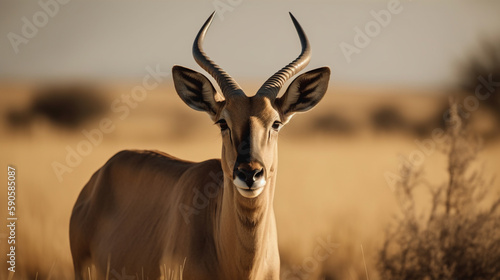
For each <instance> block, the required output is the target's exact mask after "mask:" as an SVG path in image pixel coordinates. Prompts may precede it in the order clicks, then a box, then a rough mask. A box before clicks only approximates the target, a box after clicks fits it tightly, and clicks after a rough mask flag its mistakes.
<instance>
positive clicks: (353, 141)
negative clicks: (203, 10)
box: [0, 87, 500, 280]
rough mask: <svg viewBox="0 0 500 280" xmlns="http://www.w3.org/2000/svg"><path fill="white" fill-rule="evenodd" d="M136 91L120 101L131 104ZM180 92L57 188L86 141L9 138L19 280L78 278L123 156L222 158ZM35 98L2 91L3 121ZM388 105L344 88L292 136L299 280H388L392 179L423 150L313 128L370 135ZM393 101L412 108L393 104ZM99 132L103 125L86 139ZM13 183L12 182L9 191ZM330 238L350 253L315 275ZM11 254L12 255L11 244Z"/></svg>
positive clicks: (155, 104)
mask: <svg viewBox="0 0 500 280" xmlns="http://www.w3.org/2000/svg"><path fill="white" fill-rule="evenodd" d="M127 90H128V88H125V89H123V88H117V89H112V91H113V92H119V93H120V94H121V93H123V92H127ZM170 90H171V87H169V88H168V89H165V88H161V89H159V90H158V91H155V92H153V93H151V94H150V96H148V98H147V99H146V100H145V101H144V102H143V103H140V104H139V105H138V107H137V108H136V109H134V110H133V111H131V114H130V116H128V118H126V119H125V120H123V121H121V120H120V119H119V118H118V115H113V114H111V115H109V117H110V118H111V119H112V120H113V121H114V122H115V124H116V130H115V131H114V132H113V133H111V134H107V135H105V137H104V139H103V141H102V143H101V144H100V145H98V146H96V147H94V148H93V150H92V152H91V153H90V154H89V155H88V156H85V157H84V158H83V160H82V163H81V164H80V165H78V166H77V167H75V168H73V171H72V172H71V173H66V174H64V175H63V181H62V182H59V181H58V180H57V177H56V175H55V174H54V172H53V170H52V167H51V163H52V162H53V161H59V162H63V161H64V160H65V157H66V154H67V152H66V150H65V147H66V146H67V145H69V146H70V147H75V146H76V145H77V143H79V141H81V140H82V139H83V136H82V134H81V133H79V132H77V133H74V132H66V131H64V130H60V129H57V128H55V127H53V126H52V125H50V124H49V123H46V122H45V121H44V120H38V121H36V122H35V123H33V125H32V126H31V127H30V128H29V129H28V130H26V131H18V132H16V133H13V132H10V131H9V130H6V129H5V128H0V133H2V139H3V140H2V145H1V146H0V151H1V155H2V157H1V158H0V163H1V164H2V166H4V167H5V166H6V165H8V164H15V165H16V167H17V168H18V178H17V179H18V186H19V187H18V193H17V199H18V202H19V207H18V212H17V214H18V217H19V226H18V229H17V238H18V247H17V254H18V258H17V260H18V263H17V268H18V272H16V274H15V276H14V277H13V279H35V278H37V279H71V278H72V275H73V271H72V265H71V256H70V252H69V238H68V223H69V217H70V213H71V209H72V206H73V204H74V202H75V200H76V197H77V195H78V193H79V192H80V190H81V188H82V187H83V185H84V184H85V183H86V181H87V180H88V179H89V178H90V176H91V174H92V173H93V172H94V171H95V170H96V169H98V168H99V167H100V166H102V164H103V163H104V162H105V161H106V160H107V159H108V158H109V157H111V156H112V155H113V154H114V153H116V152H118V151H119V150H122V149H128V148H134V149H157V150H162V151H166V152H169V153H172V154H173V155H176V156H178V157H181V158H186V159H191V160H195V161H201V160H204V159H208V158H214V157H219V156H220V145H221V144H220V140H219V136H218V130H217V129H216V128H215V127H213V126H212V124H211V122H210V120H209V119H208V118H207V117H206V116H205V115H204V114H201V113H196V112H194V111H192V110H191V109H189V108H187V106H185V105H184V104H183V103H182V101H180V100H179V98H178V97H177V96H176V95H175V94H174V93H173V92H171V91H170ZM24 91H25V90H23V89H19V88H15V87H12V88H4V89H0V93H2V94H3V95H2V96H3V97H2V98H3V99H2V100H3V102H2V103H0V104H2V105H0V107H1V108H0V110H2V112H5V111H6V110H5V108H6V107H7V106H8V107H10V106H15V105H19V104H23V103H24V102H27V101H28V100H29V98H28V96H27V95H26V94H23V92H24ZM4 93H9V94H4ZM14 93H15V94H14ZM342 93H348V94H342ZM351 93H352V94H351ZM374 94H377V92H374ZM380 99H381V97H380V95H373V96H370V95H362V94H358V93H356V92H348V91H346V89H342V88H340V89H337V90H334V91H332V92H329V93H328V95H327V96H326V97H325V100H324V101H322V103H321V104H319V106H318V108H317V109H315V110H313V111H312V112H310V113H307V114H305V115H299V116H296V117H294V119H293V120H292V121H291V123H290V124H289V125H288V127H286V128H284V129H283V131H282V135H281V136H280V144H279V145H280V146H279V161H280V162H279V172H278V181H277V189H276V197H275V212H276V218H277V226H278V234H279V237H278V238H279V246H280V253H281V259H282V263H283V267H282V270H283V271H285V270H291V271H292V272H294V273H296V274H292V275H290V278H289V279H324V278H325V277H326V279H367V274H368V277H369V279H371V280H373V279H378V276H377V270H376V256H377V252H378V248H379V247H380V245H381V244H382V241H383V233H384V227H385V225H386V224H387V223H388V222H390V221H391V217H392V215H393V214H394V213H396V210H397V203H396V202H395V201H394V198H393V194H392V192H391V189H390V188H389V187H388V186H387V184H386V182H385V180H384V176H383V174H384V172H386V171H388V170H393V169H394V167H395V165H396V163H397V160H396V157H395V155H397V154H399V153H403V154H404V153H408V152H409V151H411V150H413V149H415V148H416V147H415V144H414V143H413V139H412V138H411V137H407V136H399V135H374V134H371V133H370V132H369V131H363V130H359V131H358V132H356V133H353V134H352V135H349V136H345V135H341V136H336V135H334V134H323V133H318V132H314V131H311V130H310V124H311V122H310V121H312V120H316V119H318V118H322V117H323V116H325V115H328V114H329V113H330V112H332V111H335V112H338V113H339V114H341V115H342V116H345V117H346V118H348V119H350V120H352V122H353V123H354V124H355V125H356V129H358V128H360V127H362V126H363V124H362V123H363V118H364V117H366V119H368V116H367V114H366V112H370V110H369V108H370V106H373V105H370V104H376V103H377V102H379V100H380ZM388 101H391V102H393V103H394V104H398V103H403V102H402V100H396V99H394V98H393V97H391V98H390V99H388ZM405 102H408V103H409V104H421V105H418V106H420V108H424V109H425V110H429V108H432V106H433V99H431V98H420V97H415V99H414V100H413V99H412V100H409V99H408V97H405ZM412 106H413V105H412ZM412 106H409V108H412ZM415 106H417V105H415ZM412 110H413V111H415V110H416V109H412ZM403 111H405V112H410V111H411V110H403ZM422 111H423V110H422ZM410 113H413V112H410ZM95 127H96V124H95V123H91V124H88V125H87V126H85V127H84V128H85V129H93V128H95ZM304 131H306V132H307V135H304ZM499 155H500V145H498V144H491V145H490V146H488V147H487V148H486V149H485V150H484V152H482V153H481V154H480V155H479V157H480V158H481V159H483V160H485V161H487V163H488V165H486V167H487V168H489V169H490V170H486V171H487V172H489V173H493V168H494V167H495V166H498V165H499V164H500V156H499ZM444 164H445V158H444V157H443V156H442V155H438V154H437V153H436V154H435V155H432V156H430V157H429V158H428V159H427V161H426V168H427V169H428V174H429V178H430V180H431V181H436V182H439V181H442V180H444V179H446V172H444V171H441V170H443V169H441V167H442V166H444ZM5 176H6V174H3V173H2V174H0V178H1V180H2V181H3V182H5V181H6V177H5ZM493 188H495V189H497V190H498V189H500V185H499V184H498V183H497V182H495V185H494V186H493ZM417 199H420V198H419V197H417ZM0 200H1V201H5V200H6V193H5V192H4V191H2V192H0ZM2 205H3V204H2ZM425 205H428V204H427V203H426V204H425ZM5 215H6V213H5V211H3V210H2V211H0V218H2V220H3V221H5V217H6V216H5ZM2 228H3V227H2ZM2 233H4V232H3V229H2ZM328 237H329V238H330V239H331V240H332V242H335V243H336V244H338V247H336V248H335V250H333V251H332V253H331V254H329V256H328V259H326V260H324V261H317V266H315V267H314V269H313V270H312V271H309V270H308V269H307V261H308V260H309V259H310V257H312V256H314V249H315V248H316V247H317V246H318V244H319V243H318V239H321V238H323V239H325V238H328ZM1 242H2V245H1V247H0V248H2V250H3V248H4V242H5V240H4V239H2V240H1ZM361 245H362V248H363V250H361ZM2 256H4V255H3V253H2ZM3 258H4V257H0V260H1V264H0V269H1V270H0V279H8V275H7V274H6V271H7V268H6V262H5V261H4V259H3ZM365 267H366V269H365ZM297 274H298V276H297ZM292 276H293V277H295V278H293V277H292ZM297 277H299V278H297ZM139 279H140V278H139Z"/></svg>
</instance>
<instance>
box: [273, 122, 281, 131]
mask: <svg viewBox="0 0 500 280" xmlns="http://www.w3.org/2000/svg"><path fill="white" fill-rule="evenodd" d="M272 127H273V129H274V130H278V129H280V127H281V122H279V121H275V122H274V123H273V126H272Z"/></svg>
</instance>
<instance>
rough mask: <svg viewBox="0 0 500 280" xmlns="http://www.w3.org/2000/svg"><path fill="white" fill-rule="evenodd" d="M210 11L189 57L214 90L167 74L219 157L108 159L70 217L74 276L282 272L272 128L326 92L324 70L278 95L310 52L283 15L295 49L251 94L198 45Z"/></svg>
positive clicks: (197, 77) (182, 73)
mask: <svg viewBox="0 0 500 280" xmlns="http://www.w3.org/2000/svg"><path fill="white" fill-rule="evenodd" d="M214 14H215V13H212V15H211V16H210V17H209V18H208V19H207V21H206V22H205V23H204V25H203V26H202V28H201V29H200V31H199V33H198V35H197V36H196V39H195V41H194V44H193V56H194V59H195V60H196V62H197V63H198V64H199V65H200V66H201V68H203V69H204V70H205V71H207V72H208V73H209V74H210V75H211V76H212V77H213V78H214V79H215V80H216V82H217V84H218V85H219V87H220V90H221V93H219V92H217V91H216V89H215V88H214V86H213V85H212V83H211V82H210V81H209V80H208V78H207V77H206V76H204V75H203V74H201V73H199V72H196V71H194V70H191V69H188V68H185V67H182V66H177V65H176V66H174V67H173V69H172V74H173V76H172V77H173V80H174V86H175V89H176V91H177V94H178V95H179V97H180V98H181V99H182V100H183V101H184V102H185V103H186V104H187V105H188V106H189V107H191V108H193V109H194V110H198V111H203V112H206V113H208V115H209V116H210V118H211V119H212V121H213V122H214V123H216V124H217V125H218V126H219V128H220V133H221V138H222V154H221V159H211V160H207V161H203V162H199V163H195V162H191V161H186V160H182V159H178V158H175V157H173V156H171V155H168V154H165V153H162V152H157V151H132V150H126V151H121V152H119V153H117V154H116V155H114V156H113V157H112V158H111V159H109V160H108V161H107V162H106V163H105V164H104V166H103V167H101V168H100V169H99V170H98V171H97V172H95V173H94V174H93V176H92V177H91V179H90V181H89V182H88V183H87V184H86V185H85V187H84V188H83V190H82V191H81V193H80V195H79V197H78V199H77V201H76V203H75V206H74V208H73V212H72V215H71V221H70V245H71V253H72V257H73V264H74V271H75V278H76V279H85V278H88V277H90V276H89V274H90V273H89V271H90V268H89V267H94V268H93V271H94V272H95V274H97V276H98V278H104V277H106V279H107V278H108V276H110V274H109V272H110V270H111V271H112V272H116V273H118V274H120V273H125V275H133V276H135V275H138V276H139V278H138V279H165V278H164V277H165V274H166V271H167V270H170V269H173V270H175V269H176V268H180V269H181V272H182V279H184V280H190V279H195V280H203V279H227V280H236V279H238V280H239V279H259V280H261V279H279V274H280V272H279V271H280V259H279V252H278V240H277V231H276V220H275V215H274V210H273V200H274V190H275V184H276V172H277V167H278V158H277V155H278V150H277V149H278V132H279V131H280V129H281V128H282V127H283V126H284V125H285V124H286V123H288V121H289V120H290V119H291V118H292V116H293V115H294V114H295V113H299V112H305V111H308V110H310V109H311V108H313V107H314V106H315V105H316V104H317V103H318V102H319V101H320V100H321V99H322V98H323V96H324V95H325V92H326V90H327V88H328V82H329V79H330V69H329V68H328V67H322V68H317V69H315V70H311V71H309V72H306V73H303V74H301V75H300V76H298V77H297V78H296V79H295V80H293V82H292V83H291V84H290V85H289V87H288V89H287V90H286V92H285V93H284V94H283V95H282V96H281V97H278V93H279V91H280V89H281V88H282V87H283V85H284V84H285V82H286V81H287V80H288V79H290V78H291V77H292V76H294V75H295V74H296V73H298V72H299V71H301V70H302V69H304V68H305V67H306V66H307V64H308V63H309V60H310V57H311V48H310V45H309V42H308V39H307V37H306V34H305V33H304V31H303V29H302V27H301V26H300V24H299V23H298V22H297V20H296V19H295V18H294V16H293V15H292V14H291V13H290V17H291V19H292V21H293V24H294V26H295V29H296V31H297V33H298V36H299V38H300V42H301V46H302V50H301V53H300V55H299V56H298V57H297V58H296V59H295V60H294V61H293V62H291V63H290V64H288V65H287V66H285V67H284V68H282V69H281V70H279V71H278V72H276V73H275V74H274V75H273V76H271V77H270V78H269V79H268V80H267V81H266V82H265V83H264V84H263V85H262V86H261V87H260V89H259V90H258V91H257V93H256V94H255V95H253V96H251V97H248V96H247V95H246V94H245V93H244V92H243V90H242V88H241V87H240V86H239V85H238V84H237V83H236V81H235V80H234V79H233V78H232V77H231V76H229V75H228V74H227V73H226V72H225V71H224V70H222V68H220V67H219V66H218V65H217V64H215V62H213V61H212V60H210V58H209V57H208V56H207V55H206V54H205V52H204V51H203V49H202V44H203V40H204V38H205V34H206V33H207V30H208V28H209V26H210V25H211V22H212V20H213V18H214ZM141 275H142V277H141ZM111 276H113V275H111ZM131 279H132V278H131ZM134 279H135V278H134Z"/></svg>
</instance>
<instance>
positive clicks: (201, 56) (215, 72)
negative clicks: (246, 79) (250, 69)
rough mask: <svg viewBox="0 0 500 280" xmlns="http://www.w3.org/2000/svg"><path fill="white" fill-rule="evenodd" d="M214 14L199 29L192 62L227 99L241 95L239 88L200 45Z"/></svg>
mask: <svg viewBox="0 0 500 280" xmlns="http://www.w3.org/2000/svg"><path fill="white" fill-rule="evenodd" d="M214 15H215V12H213V13H212V14H211V15H210V17H209V18H208V19H207V21H206V22H205V24H203V26H202V27H201V29H200V31H199V32H198V35H197V36H196V39H195V40H194V43H193V57H194V60H196V62H197V63H198V65H200V66H201V68H203V69H205V71H207V72H208V73H209V74H210V75H212V77H214V79H215V80H216V81H217V84H219V87H220V88H221V90H222V94H223V95H224V97H226V98H227V97H228V96H230V95H232V94H243V91H242V89H241V87H240V86H239V85H238V83H236V81H235V80H234V79H233V78H231V76H229V74H228V73H226V71H224V70H222V68H220V67H219V65H217V64H215V62H213V61H212V60H211V59H210V58H209V57H208V56H207V55H206V54H205V52H204V51H203V48H202V44H203V39H204V38H205V34H206V33H207V30H208V28H209V27H210V24H211V23H212V20H213V19H214Z"/></svg>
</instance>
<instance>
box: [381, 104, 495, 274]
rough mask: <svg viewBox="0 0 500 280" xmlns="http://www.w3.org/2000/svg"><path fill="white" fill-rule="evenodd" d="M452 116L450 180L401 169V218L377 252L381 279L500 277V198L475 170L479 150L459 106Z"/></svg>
mask: <svg viewBox="0 0 500 280" xmlns="http://www.w3.org/2000/svg"><path fill="white" fill-rule="evenodd" d="M451 112H452V114H451V116H452V118H451V121H450V124H449V126H448V133H447V141H446V142H445V146H444V147H443V150H444V152H445V154H446V156H447V161H448V168H447V174H448V180H447V182H446V183H444V184H439V185H433V184H429V183H428V182H427V181H426V179H425V178H424V176H423V175H422V172H421V170H420V169H419V168H418V167H416V166H413V165H409V164H403V165H402V168H401V172H400V179H399V180H398V181H397V183H396V188H395V194H396V196H397V199H398V202H399V204H400V207H401V212H402V215H401V217H400V218H399V219H398V220H397V221H396V223H395V225H393V226H392V227H391V228H390V230H389V232H388V235H387V237H386V239H385V242H384V245H383V247H382V249H381V251H380V253H379V262H378V268H379V271H380V274H381V276H382V278H383V279H429V280H434V279H435V280H438V279H439V280H441V279H499V278H500V265H499V264H500V231H499V228H500V211H498V210H499V208H500V207H499V206H500V196H498V195H496V194H495V193H493V194H492V190H491V186H492V182H491V180H488V179H487V178H486V176H485V175H484V172H483V170H477V169H476V170H474V167H473V166H472V163H473V161H474V159H475V158H476V156H477V152H478V146H477V144H476V142H475V141H473V139H472V138H471V137H469V136H467V134H466V131H465V129H464V128H463V126H462V122H461V119H460V117H459V116H458V113H457V105H456V104H454V105H453V106H452V110H451ZM422 186H425V187H428V189H429V192H430V197H429V200H430V201H429V202H428V203H427V205H426V206H425V207H424V210H426V211H424V212H423V213H421V212H419V211H417V206H418V204H417V202H416V201H415V192H416V189H417V188H419V187H422ZM488 195H489V201H486V198H487V197H488Z"/></svg>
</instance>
